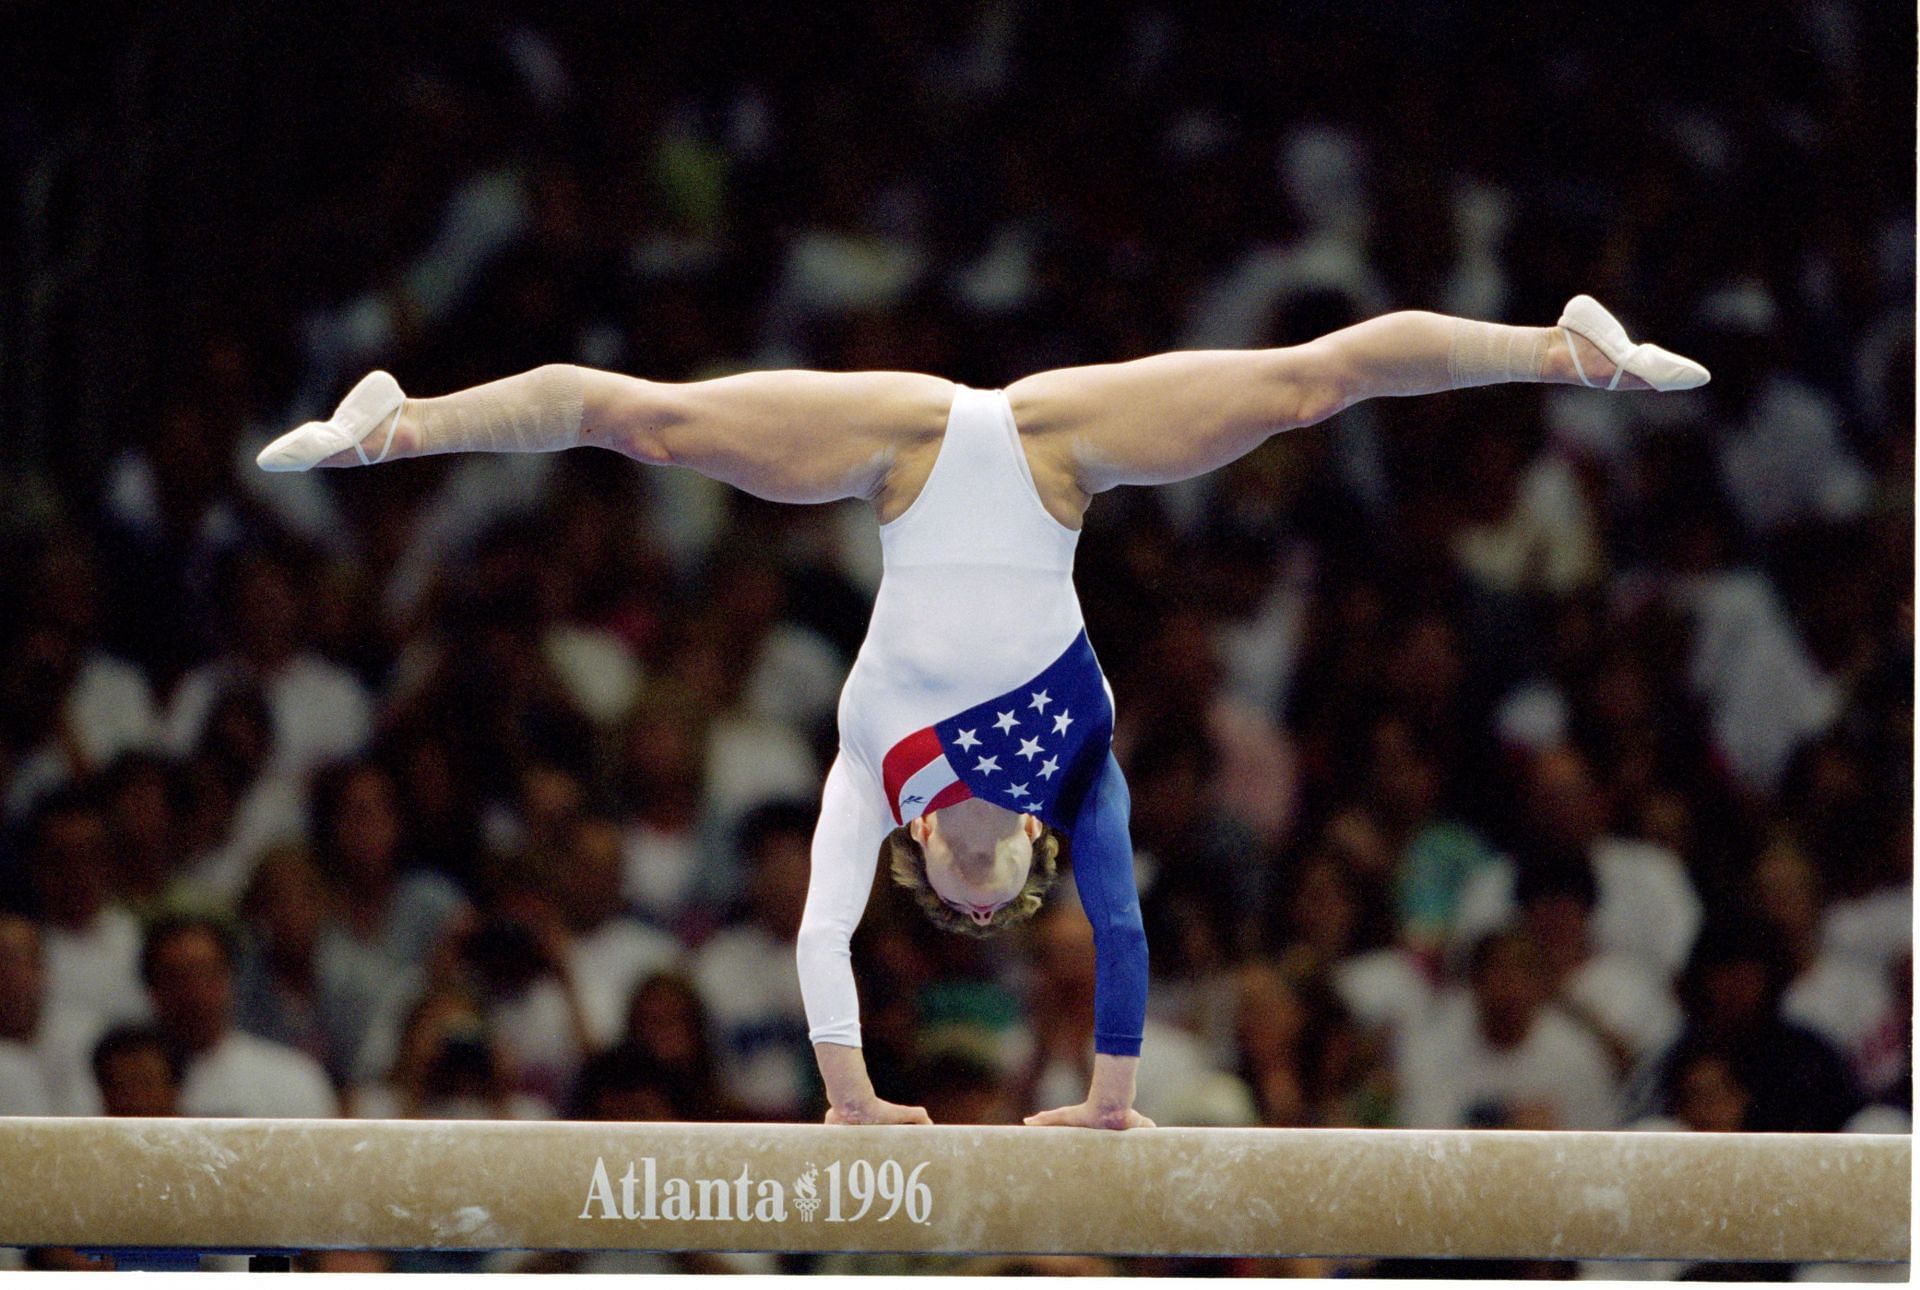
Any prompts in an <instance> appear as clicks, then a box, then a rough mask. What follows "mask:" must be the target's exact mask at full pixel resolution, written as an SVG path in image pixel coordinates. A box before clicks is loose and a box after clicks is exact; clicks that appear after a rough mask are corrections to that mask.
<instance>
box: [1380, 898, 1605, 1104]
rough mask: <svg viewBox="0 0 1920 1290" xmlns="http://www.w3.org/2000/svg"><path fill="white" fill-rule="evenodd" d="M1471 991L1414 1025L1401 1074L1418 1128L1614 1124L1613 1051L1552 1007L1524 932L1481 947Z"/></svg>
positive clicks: (1455, 994) (1458, 993) (1497, 936)
mask: <svg viewBox="0 0 1920 1290" xmlns="http://www.w3.org/2000/svg"><path fill="white" fill-rule="evenodd" d="M1468 980H1469V983H1470V984H1469V988H1467V989H1465V990H1453V991H1449V992H1448V993H1447V994H1446V995H1444V996H1442V998H1441V999H1440V1000H1439V1001H1438V1002H1437V1003H1436V1006H1435V1008H1434V1011H1433V1014H1432V1016H1431V1017H1430V1018H1428V1019H1427V1021H1426V1022H1424V1023H1423V1024H1422V1025H1420V1026H1418V1027H1417V1028H1415V1029H1414V1030H1412V1031H1411V1032H1410V1033H1409V1034H1408V1035H1407V1036H1406V1040H1405V1043H1404V1045H1403V1047H1402V1049H1401V1052H1400V1057H1399V1063H1398V1072H1399V1080H1398V1083H1399V1087H1400V1090H1401V1101H1400V1122H1401V1123H1402V1124H1403V1125H1406V1126H1407V1127H1409V1128H1454V1129H1457V1128H1467V1127H1481V1128H1501V1127H1505V1128H1529V1129H1609V1128H1612V1127H1614V1125H1615V1124H1616V1123H1617V1122H1618V1112H1617V1109H1616V1106H1615V1097H1616V1094H1617V1087H1616V1085H1615V1083H1614V1079H1613V1074H1612V1068H1611V1064H1610V1063H1609V1062H1608V1059H1607V1054H1606V1050H1605V1049H1604V1048H1603V1047H1602V1046H1601V1044H1600V1042H1599V1041H1598V1040H1596V1039H1594V1038H1593V1036H1592V1035H1590V1034H1589V1033H1587V1031H1586V1030H1585V1029H1583V1028H1582V1027H1580V1026H1579V1025H1577V1024H1575V1023H1574V1022H1572V1021H1570V1020H1568V1019H1567V1017H1566V1016H1565V1015H1564V1014H1562V1013H1561V1012H1559V1011H1558V1010H1557V1009H1555V1008H1553V1007H1552V1006H1550V1005H1549V1003H1548V998H1547V991H1546V983H1545V981H1544V980H1543V974H1542V971H1541V963H1540V950H1539V947H1538V946H1537V945H1535V944H1534V942H1533V939H1532V938H1531V937H1530V936H1528V935H1527V934H1526V933H1524V932H1519V931H1512V932H1495V933H1493V934H1492V935H1489V936H1488V937H1486V938H1485V939H1484V940H1482V941H1481V942H1480V943H1479V944H1478V945H1477V946H1475V947H1474V951H1473V960H1472V968H1471V971H1470V973H1469V977H1468Z"/></svg>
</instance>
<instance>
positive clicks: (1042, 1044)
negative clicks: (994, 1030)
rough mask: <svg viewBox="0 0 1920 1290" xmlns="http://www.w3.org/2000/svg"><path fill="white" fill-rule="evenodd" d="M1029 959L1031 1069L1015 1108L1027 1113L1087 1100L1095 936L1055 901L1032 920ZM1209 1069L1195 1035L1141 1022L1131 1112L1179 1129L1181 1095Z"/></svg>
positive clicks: (1072, 910) (1070, 905) (1073, 909)
mask: <svg viewBox="0 0 1920 1290" xmlns="http://www.w3.org/2000/svg"><path fill="white" fill-rule="evenodd" d="M1029 944H1030V945H1031V946H1032V950H1033V955H1034V964H1033V975H1032V978H1031V980H1030V981H1029V983H1028V988H1027V997H1026V1011H1027V1016H1028V1018H1029V1020H1030V1022H1031V1024H1032V1026H1033V1031H1034V1037H1035V1046H1034V1055H1033V1060H1032V1065H1031V1066H1030V1068H1029V1069H1028V1070H1027V1072H1026V1073H1025V1077H1024V1081H1023V1089H1022V1096H1021V1099H1020V1100H1021V1102H1022V1103H1023V1106H1022V1110H1023V1111H1026V1112H1028V1113H1032V1112H1035V1111H1043V1110H1049V1109H1051V1108H1053V1107H1056V1106H1073V1105H1076V1104H1078V1103H1079V1102H1080V1100H1081V1099H1083V1098H1085V1097H1086V1095H1087V1084H1088V1081H1089V1079H1091V1077H1092V1073H1093V981H1094V953H1093V929H1092V928H1091V927H1089V926H1087V920H1086V916H1085V915H1083V914H1082V913H1081V912H1080V910H1079V909H1078V907H1077V906H1076V905H1075V904H1074V902H1072V901H1071V900H1067V899H1064V898H1063V896H1062V895H1060V894H1056V895H1054V896H1053V897H1052V898H1051V899H1049V900H1048V902H1047V904H1046V905H1045V906H1043V907H1042V909H1041V912H1040V913H1039V914H1038V915H1037V916H1036V917H1035V918H1034V920H1033V934H1032V936H1031V937H1030V938H1029ZM1210 1070H1211V1067H1209V1065H1208V1063H1207V1060H1206V1051H1205V1049H1204V1048H1203V1047H1202V1045H1201V1044H1200V1043H1199V1041H1198V1040H1196V1039H1195V1038H1194V1037H1193V1036H1191V1035H1189V1034H1187V1033H1186V1032H1185V1031H1182V1030H1178V1029H1175V1028H1174V1027H1172V1026H1169V1025H1166V1024H1165V1023H1163V1022H1161V1021H1159V1020H1157V1019H1156V1018H1154V1017H1151V1016H1150V1017H1148V1018H1147V1024H1146V1032H1145V1038H1144V1039H1143V1040H1142V1042H1141V1045H1140V1065H1139V1067H1138V1068H1137V1070H1136V1072H1135V1078H1134V1082H1135V1092H1134V1100H1133V1103H1134V1107H1135V1109H1137V1110H1138V1111H1139V1112H1140V1114H1142V1115H1144V1116H1146V1117H1147V1118H1148V1119H1149V1120H1152V1121H1154V1122H1155V1123H1157V1124H1168V1125H1172V1124H1177V1123H1180V1122H1181V1120H1180V1119H1179V1118H1176V1113H1177V1112H1178V1111H1179V1110H1180V1109H1181V1098H1182V1095H1183V1093H1185V1091H1186V1090H1187V1089H1188V1088H1189V1087H1190V1086H1192V1085H1194V1084H1196V1083H1198V1082H1199V1081H1200V1080H1201V1078H1202V1077H1203V1076H1205V1075H1206V1074H1208V1073H1209V1072H1210Z"/></svg>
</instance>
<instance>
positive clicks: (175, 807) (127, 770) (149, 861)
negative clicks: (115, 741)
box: [100, 752, 186, 917]
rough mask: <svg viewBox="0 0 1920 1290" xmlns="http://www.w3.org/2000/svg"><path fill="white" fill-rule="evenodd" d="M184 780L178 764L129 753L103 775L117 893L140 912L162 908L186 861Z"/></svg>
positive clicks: (152, 912) (147, 913)
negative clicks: (184, 850) (183, 809)
mask: <svg viewBox="0 0 1920 1290" xmlns="http://www.w3.org/2000/svg"><path fill="white" fill-rule="evenodd" d="M183 789H184V784H183V782H182V778H181V776H180V773H179V768H178V767H177V766H176V765H175V763H173V762H171V761H169V760H167V759H165V758H163V757H160V756H158V755H156V754H153V753H145V752H129V753H124V754H122V755H121V756H119V757H117V758H115V759H114V761H113V762H112V764H111V765H109V766H108V767H107V768H106V770H104V771H103V772H102V773H101V777H100V794H101V801H102V802H103V803H104V805H105V811H106V816H107V831H108V835H109V838H110V845H111V847H112V849H113V856H114V860H115V861H116V872H115V885H114V894H115V896H116V897H117V898H118V899H119V901H120V902H121V903H122V904H124V905H125V906H126V907H127V909H128V910H130V911H131V912H133V913H135V914H136V915H141V916H147V917H151V916H154V915H157V914H159V913H160V912H161V906H162V905H163V904H164V903H165V900H166V898H167V894H168V891H169V889H170V888H171V887H172V885H173V882H174V880H175V877H176V876H177V874H178V872H179V867H180V863H181V861H182V859H183V856H182V844H183V841H184V835H185V830H186V824H185V821H183V820H182V819H181V818H180V817H181V812H180V806H181V798H182V797H183V795H184V794H183Z"/></svg>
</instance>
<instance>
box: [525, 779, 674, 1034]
mask: <svg viewBox="0 0 1920 1290" xmlns="http://www.w3.org/2000/svg"><path fill="white" fill-rule="evenodd" d="M562 841H563V843H564V849H563V850H562V851H561V852H560V853H559V856H560V858H559V860H558V862H557V863H555V864H554V865H553V866H552V871H551V872H550V873H548V874H546V875H544V879H545V880H544V881H543V882H542V884H541V885H542V887H543V889H545V890H548V891H551V892H553V893H554V901H555V904H556V905H557V906H558V907H559V911H560V918H561V921H562V922H564V923H565V925H566V932H567V944H568V955H569V960H570V967H571V969H572V972H573V979H574V980H575V981H577V982H578V983H579V985H580V992H581V993H580V1002H581V1006H582V1007H584V1008H585V1009H586V1012H587V1024H588V1026H589V1028H590V1029H589V1033H590V1035H591V1037H592V1040H593V1043H594V1046H595V1047H605V1046H606V1045H608V1044H610V1043H612V1042H613V1040H614V1039H615V1037H616V1036H618V1034H619V1033H620V1030H621V1027H622V1026H623V1025H624V1024H625V1023H626V1017H627V1004H628V1001H629V1000H630V999H632V997H633V994H634V991H635V989H636V988H637V987H638V986H639V985H640V983H641V982H642V981H644V980H646V979H648V978H649V977H651V976H653V975H654V974H655V973H657V972H660V971H662V970H663V969H666V968H668V967H670V966H671V965H672V964H673V963H674V961H675V960H676V959H678V958H679V956H680V943H679V942H678V941H676V940H675V939H674V938H673V937H672V936H670V935H668V934H667V933H666V932H663V931H660V930H659V929H658V928H654V927H649V926H647V925H646V924H645V923H643V922H641V921H640V920H639V919H637V918H635V917H633V916H632V915H631V914H629V913H628V912H627V907H626V902H625V900H624V899H623V898H622V896H621V892H620V869H621V861H622V856H621V853H620V827H619V825H617V824H615V823H614V822H613V821H612V820H610V819H607V818H605V817H603V816H594V815H589V816H586V817H584V818H582V819H579V820H577V821H575V822H574V823H573V824H572V825H571V826H570V827H569V828H567V829H566V831H565V834H564V837H563V839H562Z"/></svg>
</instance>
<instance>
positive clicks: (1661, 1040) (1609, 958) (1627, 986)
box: [1563, 953, 1686, 1057]
mask: <svg viewBox="0 0 1920 1290" xmlns="http://www.w3.org/2000/svg"><path fill="white" fill-rule="evenodd" d="M1563 995H1564V997H1565V998H1566V999H1567V1001H1568V1002H1569V1003H1571V1004H1574V1005H1576V1006H1577V1007H1578V1008H1579V1010H1580V1011H1582V1012H1584V1013H1586V1014H1587V1015H1589V1016H1591V1017H1592V1018H1593V1019H1594V1020H1595V1021H1597V1022H1599V1024H1600V1025H1601V1026H1602V1027H1604V1028H1605V1030H1606V1031H1607V1033H1608V1034H1610V1035H1612V1036H1613V1037H1614V1038H1615V1039H1617V1040H1619V1041H1620V1042H1621V1043H1623V1044H1625V1045H1626V1047H1627V1051H1628V1052H1629V1053H1631V1054H1632V1055H1633V1056H1635V1057H1644V1056H1645V1055H1647V1054H1648V1053H1656V1052H1661V1051H1663V1050H1664V1049H1665V1048H1666V1047H1667V1045H1668V1044H1671V1043H1672V1042H1673V1041H1674V1040H1676V1039H1678V1038H1679V1037H1680V1031H1681V1028H1682V1027H1683V1026H1685V1024H1686V1017H1685V1015H1684V1014H1683V1013H1682V1012H1681V1011H1680V1002H1679V1000H1677V999H1675V998H1674V996H1673V991H1672V990H1670V989H1668V988H1667V986H1666V985H1665V984H1664V983H1663V982H1661V981H1659V980H1658V979H1656V978H1655V977H1654V975H1653V973H1652V972H1650V971H1648V970H1647V967H1646V965H1645V964H1644V963H1642V962H1641V961H1640V960H1639V959H1637V958H1634V957H1632V956H1631V955H1627V954H1617V953H1603V954H1595V955H1593V956H1592V957H1590V958H1589V959H1587V961H1586V962H1585V963H1582V964H1581V965H1580V966H1579V967H1578V968H1576V969H1575V970H1574V973H1573V975H1572V977H1570V978H1569V979H1568V981H1567V983H1566V985H1565V986H1564V987H1563Z"/></svg>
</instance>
